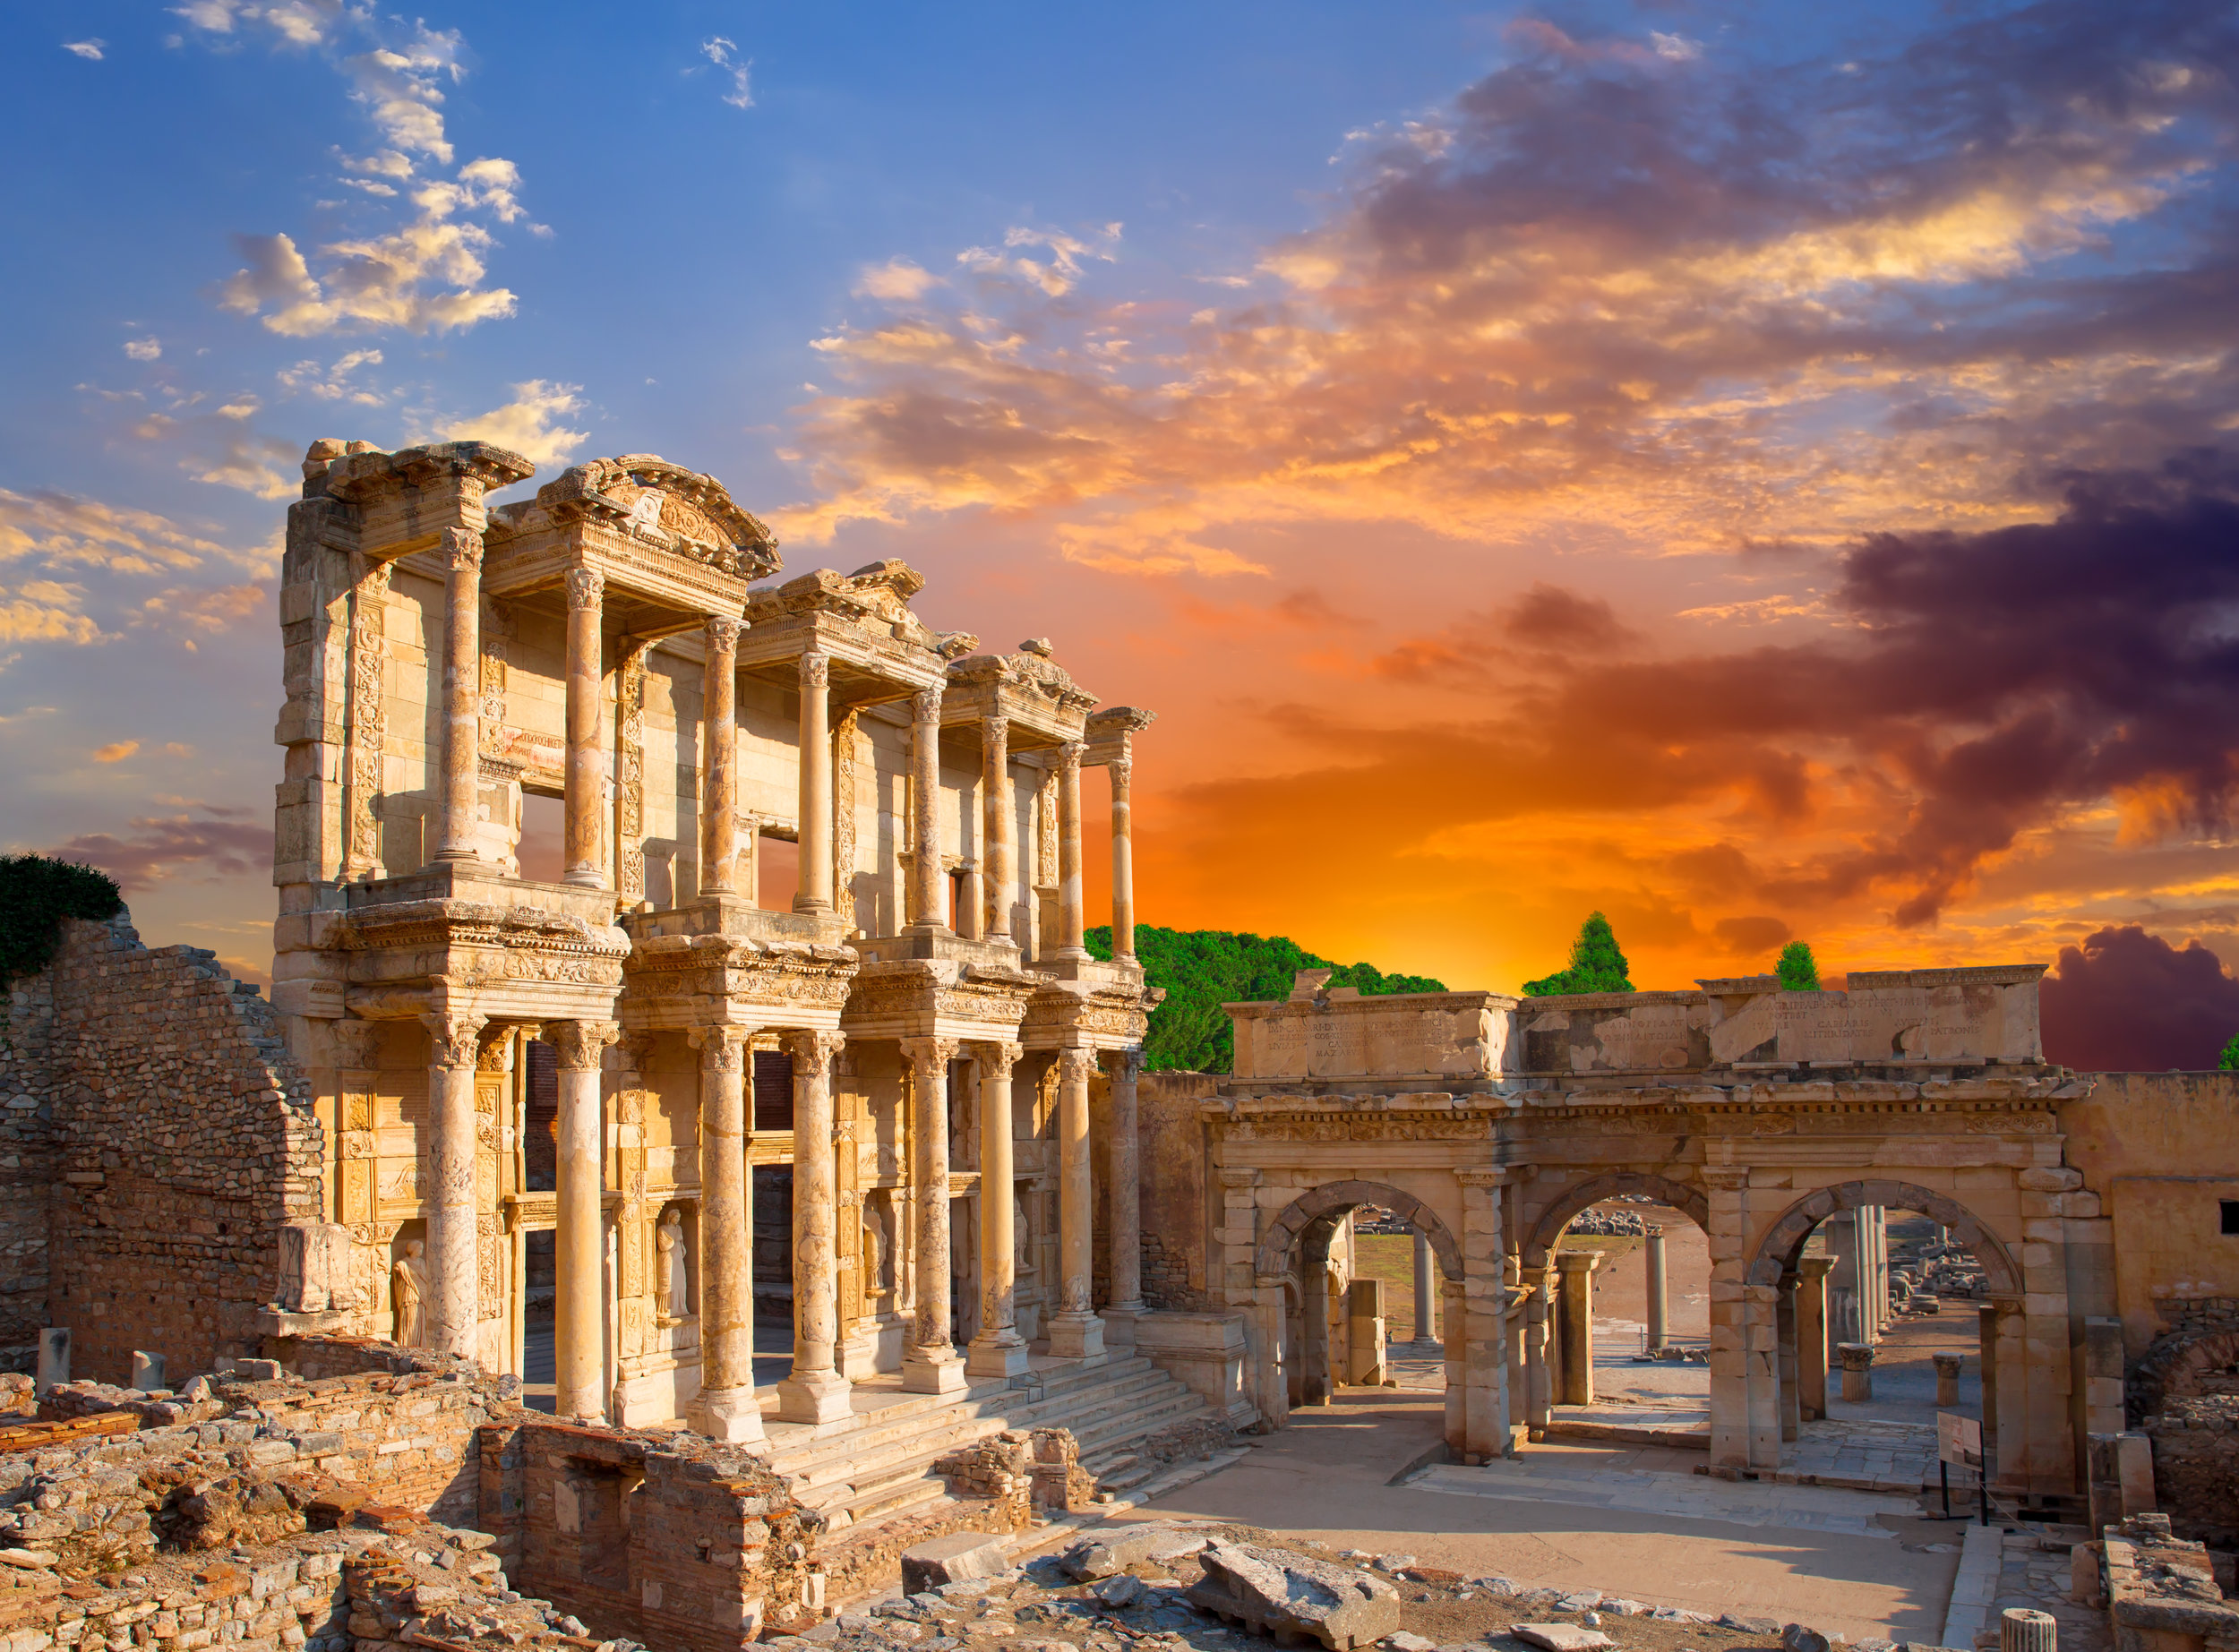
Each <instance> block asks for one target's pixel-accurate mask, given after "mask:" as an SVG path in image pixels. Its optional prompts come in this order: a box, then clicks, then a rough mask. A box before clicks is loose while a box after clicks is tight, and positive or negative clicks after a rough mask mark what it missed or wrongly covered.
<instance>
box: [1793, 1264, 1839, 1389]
mask: <svg viewBox="0 0 2239 1652" xmlns="http://www.w3.org/2000/svg"><path fill="white" fill-rule="evenodd" d="M1833 1265H1834V1264H1833V1263H1832V1260H1831V1259H1830V1258H1828V1257H1825V1256H1805V1257H1801V1258H1799V1259H1798V1260H1797V1264H1796V1271H1797V1288H1796V1402H1797V1417H1798V1419H1799V1420H1800V1421H1802V1422H1806V1423H1812V1422H1817V1421H1818V1420H1819V1419H1820V1418H1822V1417H1825V1416H1826V1415H1827V1270H1828V1269H1829V1268H1831V1267H1832V1266H1833Z"/></svg>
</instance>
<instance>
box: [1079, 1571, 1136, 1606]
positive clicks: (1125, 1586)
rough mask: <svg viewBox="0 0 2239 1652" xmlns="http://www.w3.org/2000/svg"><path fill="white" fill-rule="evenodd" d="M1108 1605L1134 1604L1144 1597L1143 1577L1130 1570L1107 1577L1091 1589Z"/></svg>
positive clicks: (1092, 1592) (1091, 1591) (1093, 1593)
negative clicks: (1134, 1574) (1129, 1571)
mask: <svg viewBox="0 0 2239 1652" xmlns="http://www.w3.org/2000/svg"><path fill="white" fill-rule="evenodd" d="M1089 1593H1091V1594H1092V1595H1094V1596H1096V1598H1097V1599H1098V1600H1101V1601H1102V1602H1103V1603H1104V1605H1107V1606H1132V1605H1135V1603H1136V1602H1137V1600H1139V1599H1141V1598H1142V1597H1143V1594H1144V1588H1143V1579H1140V1578H1137V1577H1135V1576H1133V1575H1132V1574H1131V1573H1128V1572H1124V1571H1123V1572H1121V1573H1119V1576H1117V1577H1112V1578H1106V1579H1104V1580H1103V1581H1102V1582H1101V1583H1099V1584H1097V1585H1096V1587H1095V1588H1093V1589H1091V1590H1090V1591H1089Z"/></svg>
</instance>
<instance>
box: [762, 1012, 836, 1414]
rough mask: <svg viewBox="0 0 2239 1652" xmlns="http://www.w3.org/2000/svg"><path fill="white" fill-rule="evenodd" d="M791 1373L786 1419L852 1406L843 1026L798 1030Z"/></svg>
mask: <svg viewBox="0 0 2239 1652" xmlns="http://www.w3.org/2000/svg"><path fill="white" fill-rule="evenodd" d="M785 1042H786V1044H787V1046H788V1047H789V1048H790V1049H792V1051H793V1309H794V1320H793V1374H792V1375H790V1376H788V1377H787V1378H786V1379H785V1381H784V1382H780V1383H779V1384H778V1385H777V1415H778V1416H779V1417H782V1418H784V1419H785V1421H786V1422H788V1423H828V1422H831V1421H832V1420H833V1419H835V1418H836V1417H845V1416H847V1415H849V1413H850V1412H851V1411H852V1410H853V1409H854V1406H853V1404H852V1403H851V1401H850V1399H849V1396H850V1394H851V1393H852V1392H853V1388H852V1386H851V1385H850V1384H849V1382H848V1381H847V1379H846V1378H845V1377H844V1376H842V1375H841V1374H839V1367H838V1365H837V1364H836V1361H835V1360H834V1358H833V1353H834V1349H835V1348H836V1346H837V1344H838V1342H839V1271H838V1265H837V1264H838V1259H839V1241H838V1228H839V1223H838V1215H839V1212H838V1205H839V1177H838V1168H837V1166H836V1164H835V1163H834V1161H833V1158H832V1134H833V1133H832V1057H834V1056H836V1055H837V1054H838V1053H839V1050H840V1047H841V1046H842V1045H843V1044H845V1042H846V1040H845V1038H844V1037H843V1036H842V1035H841V1034H839V1033H837V1032H793V1033H788V1034H787V1035H786V1037H785Z"/></svg>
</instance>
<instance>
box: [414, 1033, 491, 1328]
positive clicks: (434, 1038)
mask: <svg viewBox="0 0 2239 1652" xmlns="http://www.w3.org/2000/svg"><path fill="white" fill-rule="evenodd" d="M420 1024H421V1025H422V1026H424V1027H425V1028H426V1029H427V1032H428V1042H429V1046H430V1054H429V1057H428V1069H427V1113H428V1142H427V1186H426V1187H425V1189H424V1190H423V1192H422V1194H421V1208H422V1209H424V1210H425V1211H426V1212H427V1275H428V1287H427V1300H426V1302H425V1304H424V1305H423V1306H422V1309H421V1313H422V1315H423V1318H424V1320H425V1331H424V1332H423V1333H422V1334H423V1336H424V1338H425V1342H424V1344H423V1346H425V1347H427V1348H435V1349H438V1350H440V1351H441V1352H443V1353H446V1354H459V1355H462V1356H464V1357H467V1358H468V1359H472V1358H474V1357H476V1348H475V1339H476V1325H477V1322H479V1321H480V1319H481V1317H482V1304H481V1289H480V1278H479V1270H478V1268H477V1266H476V1255H475V1251H476V1244H477V1236H476V1231H475V1227H476V1224H475V1057H476V1054H477V1053H478V1048H479V1046H480V1043H481V1040H482V1028H483V1024H484V1017H482V1016H480V1015H477V1014H433V1015H423V1016H421V1017H420Z"/></svg>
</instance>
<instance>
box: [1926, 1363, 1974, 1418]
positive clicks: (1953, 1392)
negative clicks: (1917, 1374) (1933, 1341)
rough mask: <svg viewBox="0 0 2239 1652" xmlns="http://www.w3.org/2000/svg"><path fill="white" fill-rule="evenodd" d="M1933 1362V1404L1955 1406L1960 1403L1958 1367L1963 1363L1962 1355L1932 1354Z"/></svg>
mask: <svg viewBox="0 0 2239 1652" xmlns="http://www.w3.org/2000/svg"><path fill="white" fill-rule="evenodd" d="M1929 1357H1930V1358H1932V1359H1933V1360H1934V1361H1935V1402H1936V1404H1938V1405H1939V1406H1947V1407H1948V1406H1955V1405H1957V1404H1959V1402H1960V1397H1959V1385H1960V1366H1961V1365H1962V1364H1964V1363H1965V1360H1966V1356H1965V1355H1964V1354H1933V1355H1930V1356H1929Z"/></svg>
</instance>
